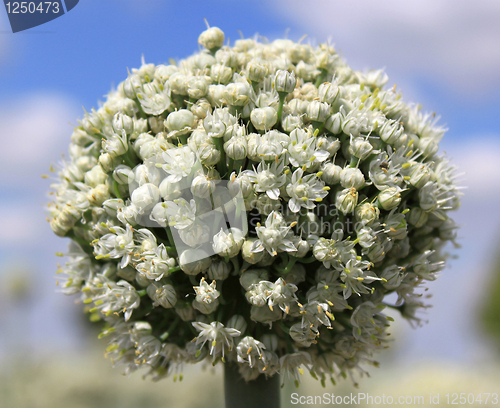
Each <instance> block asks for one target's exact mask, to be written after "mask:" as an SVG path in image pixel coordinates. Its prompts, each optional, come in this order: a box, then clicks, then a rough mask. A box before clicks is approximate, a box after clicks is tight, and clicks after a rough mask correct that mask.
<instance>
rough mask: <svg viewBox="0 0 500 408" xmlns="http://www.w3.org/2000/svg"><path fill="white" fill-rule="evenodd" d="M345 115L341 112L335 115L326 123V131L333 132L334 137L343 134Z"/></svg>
mask: <svg viewBox="0 0 500 408" xmlns="http://www.w3.org/2000/svg"><path fill="white" fill-rule="evenodd" d="M342 121H343V115H342V113H341V112H337V113H334V114H333V115H331V116H330V117H329V118H328V119H327V120H326V122H325V129H327V130H329V131H330V132H332V133H333V134H334V135H338V134H340V133H342Z"/></svg>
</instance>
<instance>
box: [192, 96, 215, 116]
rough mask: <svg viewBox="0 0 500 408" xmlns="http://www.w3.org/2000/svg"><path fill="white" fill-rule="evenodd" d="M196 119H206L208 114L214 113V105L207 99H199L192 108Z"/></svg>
mask: <svg viewBox="0 0 500 408" xmlns="http://www.w3.org/2000/svg"><path fill="white" fill-rule="evenodd" d="M191 112H193V114H194V116H195V119H205V117H206V116H207V114H208V113H212V105H211V104H210V102H208V101H207V100H206V99H205V98H201V99H198V100H197V101H196V103H195V104H193V106H191Z"/></svg>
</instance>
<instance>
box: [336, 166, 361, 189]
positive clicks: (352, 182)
mask: <svg viewBox="0 0 500 408" xmlns="http://www.w3.org/2000/svg"><path fill="white" fill-rule="evenodd" d="M340 185H341V186H342V187H344V188H355V189H356V190H359V189H360V188H362V187H363V186H364V185H365V176H364V175H363V173H362V171H361V170H360V169H357V168H355V167H346V168H344V169H343V170H342V171H341V172H340Z"/></svg>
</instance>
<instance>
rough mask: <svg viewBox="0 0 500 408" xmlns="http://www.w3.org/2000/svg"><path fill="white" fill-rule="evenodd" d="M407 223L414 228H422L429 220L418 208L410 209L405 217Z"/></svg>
mask: <svg viewBox="0 0 500 408" xmlns="http://www.w3.org/2000/svg"><path fill="white" fill-rule="evenodd" d="M407 218H408V222H409V223H410V224H412V225H414V226H415V228H420V227H423V226H424V225H425V224H426V223H427V220H428V219H429V215H428V214H427V213H426V212H425V211H424V210H422V209H421V208H420V207H412V209H411V210H410V213H409V214H408V216H407Z"/></svg>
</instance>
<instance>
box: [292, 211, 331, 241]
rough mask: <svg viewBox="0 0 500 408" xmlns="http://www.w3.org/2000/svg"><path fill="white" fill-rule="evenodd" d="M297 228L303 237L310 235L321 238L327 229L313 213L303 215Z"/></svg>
mask: <svg viewBox="0 0 500 408" xmlns="http://www.w3.org/2000/svg"><path fill="white" fill-rule="evenodd" d="M297 226H298V228H299V231H300V232H301V233H302V234H301V236H303V237H308V236H309V235H318V236H321V235H323V232H324V229H325V226H324V225H323V222H322V221H321V219H320V218H319V217H318V216H317V215H316V214H314V213H313V212H307V213H306V214H305V215H302V216H301V217H300V218H299V221H298V225H297Z"/></svg>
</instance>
